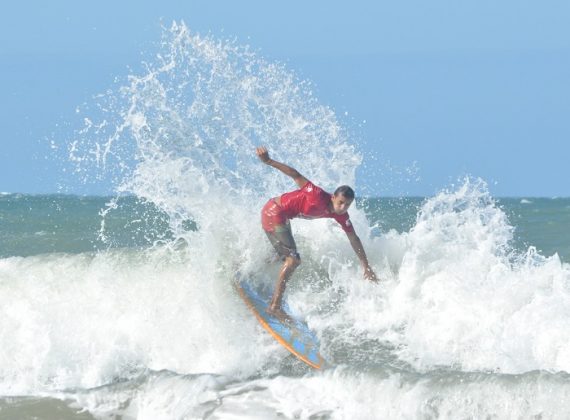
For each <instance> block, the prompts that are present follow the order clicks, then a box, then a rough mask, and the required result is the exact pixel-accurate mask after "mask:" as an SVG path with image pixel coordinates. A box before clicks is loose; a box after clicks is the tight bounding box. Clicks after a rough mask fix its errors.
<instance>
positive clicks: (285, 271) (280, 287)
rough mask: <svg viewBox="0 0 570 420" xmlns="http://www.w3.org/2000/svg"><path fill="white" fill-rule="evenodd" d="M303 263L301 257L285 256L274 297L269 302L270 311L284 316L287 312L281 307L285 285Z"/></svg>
mask: <svg viewBox="0 0 570 420" xmlns="http://www.w3.org/2000/svg"><path fill="white" fill-rule="evenodd" d="M299 264H301V260H300V259H299V258H296V257H293V256H291V255H290V256H288V257H286V258H285V262H284V263H283V266H282V267H281V271H279V277H278V278H277V284H276V285H275V291H274V292H273V298H272V299H271V303H270V304H269V308H268V312H269V313H271V314H274V315H277V316H283V315H284V314H285V313H284V312H283V310H282V309H281V305H282V302H283V294H284V293H285V287H286V286H287V280H289V278H290V277H291V274H293V272H294V271H295V269H296V268H297V267H298V266H299Z"/></svg>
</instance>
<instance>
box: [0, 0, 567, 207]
mask: <svg viewBox="0 0 570 420" xmlns="http://www.w3.org/2000/svg"><path fill="white" fill-rule="evenodd" d="M153 3H154V4H152V3H151V2H148V4H145V3H144V2H134V1H119V2H111V1H106V0H104V1H98V2H84V1H77V0H75V1H57V0H56V1H53V2H40V1H22V2H19V3H16V2H10V3H8V4H6V5H4V7H3V13H2V14H1V16H0V90H1V92H2V95H1V96H0V98H1V99H0V125H1V130H0V140H1V142H2V148H1V149H0V174H1V179H2V181H1V183H0V190H1V191H9V192H16V191H17V192H30V193H40V192H55V191H57V188H58V180H60V179H61V170H62V167H63V166H64V165H63V164H62V162H58V161H57V160H56V159H54V158H53V156H52V153H51V151H50V149H49V141H50V139H52V138H56V139H57V138H58V137H62V136H65V135H69V134H70V133H71V132H72V130H73V129H74V128H78V127H77V126H76V124H77V120H76V119H75V118H76V117H75V115H74V111H75V108H76V107H77V106H79V105H81V104H83V103H84V102H89V101H90V100H91V98H92V96H94V95H96V94H98V93H101V92H104V91H105V90H106V89H107V88H109V87H112V86H113V81H114V80H115V78H116V77H120V78H121V77H125V76H126V75H127V74H128V73H129V70H128V69H129V67H135V68H136V66H138V65H139V63H140V61H141V54H147V53H149V51H150V52H152V51H153V49H154V48H155V43H156V42H157V41H158V40H159V38H160V34H161V22H163V23H165V24H166V25H169V24H170V22H171V21H172V20H183V21H184V22H185V23H186V24H187V25H188V27H189V28H190V29H191V30H193V31H195V32H200V33H212V34H213V35H215V36H218V37H220V38H234V37H235V38H237V40H238V42H239V43H241V44H249V45H250V46H251V47H252V48H253V49H254V50H256V51H258V52H259V53H260V55H262V56H264V57H265V58H267V59H268V60H276V61H280V62H284V63H286V65H287V66H288V67H289V68H291V69H292V70H294V71H295V72H296V73H297V74H298V75H299V76H300V77H301V78H305V79H310V80H311V81H312V82H314V84H315V85H316V93H317V95H318V96H319V98H320V99H321V101H322V102H323V103H325V104H328V105H330V106H331V107H332V108H333V109H335V110H336V111H337V113H338V114H339V115H340V116H344V115H345V113H348V116H349V117H348V118H347V121H348V123H349V125H351V124H352V125H355V127H356V130H355V132H356V134H355V136H356V137H357V138H356V139H355V140H356V141H357V142H358V143H359V145H360V147H361V149H362V150H363V151H364V152H365V154H366V155H369V154H371V155H376V156H378V157H379V163H376V164H373V163H372V162H371V163H370V165H369V168H370V167H373V166H374V165H376V166H375V170H372V169H366V168H365V169H363V170H362V171H361V173H360V174H359V182H361V183H364V184H368V186H369V190H370V191H373V192H374V193H376V194H384V195H386V194H388V195H400V194H413V195H431V194H433V193H435V192H436V191H437V190H439V189H441V188H444V187H446V186H448V185H449V184H450V183H453V182H454V181H456V180H457V179H458V177H461V176H463V175H466V174H470V175H473V176H480V177H482V178H483V179H485V180H486V181H488V182H489V184H490V189H491V192H492V193H493V194H494V195H497V196H570V183H569V182H568V179H570V169H568V168H569V165H568V164H567V160H568V158H569V156H570V153H569V152H570V118H569V116H570V26H569V25H568V22H570V2H567V1H548V2H536V1H525V0H522V1H514V0H508V1H487V0H478V1H460V2H458V1H452V0H445V1H444V0H440V1H429V2H426V1H398V2H386V1H366V2H365V1H352V2H331V1H313V2H308V1H305V2H302V1H288V2H267V1H243V2H236V1H217V0H212V1H189V0H186V1H163V2H153ZM343 118H344V117H343ZM362 121H366V123H364V124H361V126H360V127H358V123H359V122H362ZM349 128H352V127H349ZM411 167H412V168H415V169H414V170H412V171H410V170H409V168H411ZM378 172H380V175H378ZM416 178H419V179H416ZM70 187H71V191H73V188H74V186H73V185H71V186H70ZM92 188H93V190H92V192H93V193H101V192H103V191H98V190H97V188H96V187H92ZM77 189H78V191H79V190H80V189H81V188H80V187H79V186H78V187H77Z"/></svg>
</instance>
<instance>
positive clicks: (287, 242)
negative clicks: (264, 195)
mask: <svg viewBox="0 0 570 420" xmlns="http://www.w3.org/2000/svg"><path fill="white" fill-rule="evenodd" d="M261 226H262V227H263V230H264V231H265V234H266V235H267V237H268V238H269V242H271V245H273V248H275V251H277V254H278V255H279V256H280V257H281V258H283V259H285V258H286V257H293V258H295V259H297V260H300V259H301V256H300V255H299V253H298V252H297V244H295V239H293V233H292V232H291V223H290V222H289V219H288V218H287V217H286V216H285V215H284V214H283V209H282V208H281V206H279V204H277V203H276V202H275V200H274V199H273V198H272V199H271V200H269V201H268V202H267V203H266V204H265V206H263V209H262V210H261Z"/></svg>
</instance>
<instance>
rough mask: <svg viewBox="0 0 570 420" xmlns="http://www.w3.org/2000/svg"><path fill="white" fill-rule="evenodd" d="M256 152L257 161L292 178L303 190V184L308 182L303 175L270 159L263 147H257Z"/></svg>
mask: <svg viewBox="0 0 570 420" xmlns="http://www.w3.org/2000/svg"><path fill="white" fill-rule="evenodd" d="M256 151H257V156H258V157H259V159H261V161H262V162H263V163H265V164H266V165H269V166H272V167H274V168H275V169H279V170H280V171H281V172H283V173H284V174H285V175H287V176H290V177H291V178H293V180H294V181H295V182H296V183H297V185H298V186H299V188H303V187H304V186H305V184H306V183H307V182H309V180H308V179H307V178H305V177H304V176H303V175H301V174H300V173H299V171H297V170H296V169H295V168H292V167H290V166H288V165H285V164H284V163H281V162H278V161H276V160H273V159H271V158H270V157H269V152H268V151H267V149H266V148H265V147H258V148H257V150H256Z"/></svg>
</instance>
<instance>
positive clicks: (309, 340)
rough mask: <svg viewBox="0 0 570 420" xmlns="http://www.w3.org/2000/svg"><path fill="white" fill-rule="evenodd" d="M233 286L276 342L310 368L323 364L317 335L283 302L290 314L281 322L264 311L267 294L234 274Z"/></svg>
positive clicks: (266, 304)
mask: <svg viewBox="0 0 570 420" xmlns="http://www.w3.org/2000/svg"><path fill="white" fill-rule="evenodd" d="M235 286H236V289H237V291H238V293H239V295H240V297H241V298H242V299H243V301H244V302H245V304H246V305H247V307H248V308H249V309H250V310H251V311H252V312H253V314H254V315H255V317H256V318H257V320H258V321H259V323H260V324H261V326H262V327H263V328H265V330H266V331H267V332H269V334H271V336H272V337H273V338H274V339H275V340H277V342H278V343H279V344H281V345H282V346H283V347H285V348H286V349H287V350H289V351H290V352H291V353H292V354H293V355H295V356H296V357H297V358H298V359H299V360H302V361H303V362H305V363H306V364H307V365H309V366H311V367H312V368H315V369H321V368H323V366H324V363H325V361H324V359H323V358H322V357H321V355H320V353H319V348H320V344H319V340H318V338H317V337H316V335H315V334H314V333H313V332H312V331H311V330H310V329H309V327H308V326H307V324H305V323H304V322H302V321H301V320H298V319H296V318H295V317H294V316H293V315H291V312H290V310H289V308H288V307H287V305H283V310H284V311H285V312H286V313H287V315H289V316H290V317H291V321H287V322H283V321H281V320H279V319H278V318H276V317H274V316H272V315H270V314H268V313H267V312H266V309H267V307H268V306H269V302H270V300H271V297H270V296H265V295H263V294H262V293H258V292H257V291H256V290H255V289H254V288H253V287H252V286H251V285H250V284H249V283H248V282H247V279H243V278H242V279H240V278H236V281H235Z"/></svg>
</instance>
